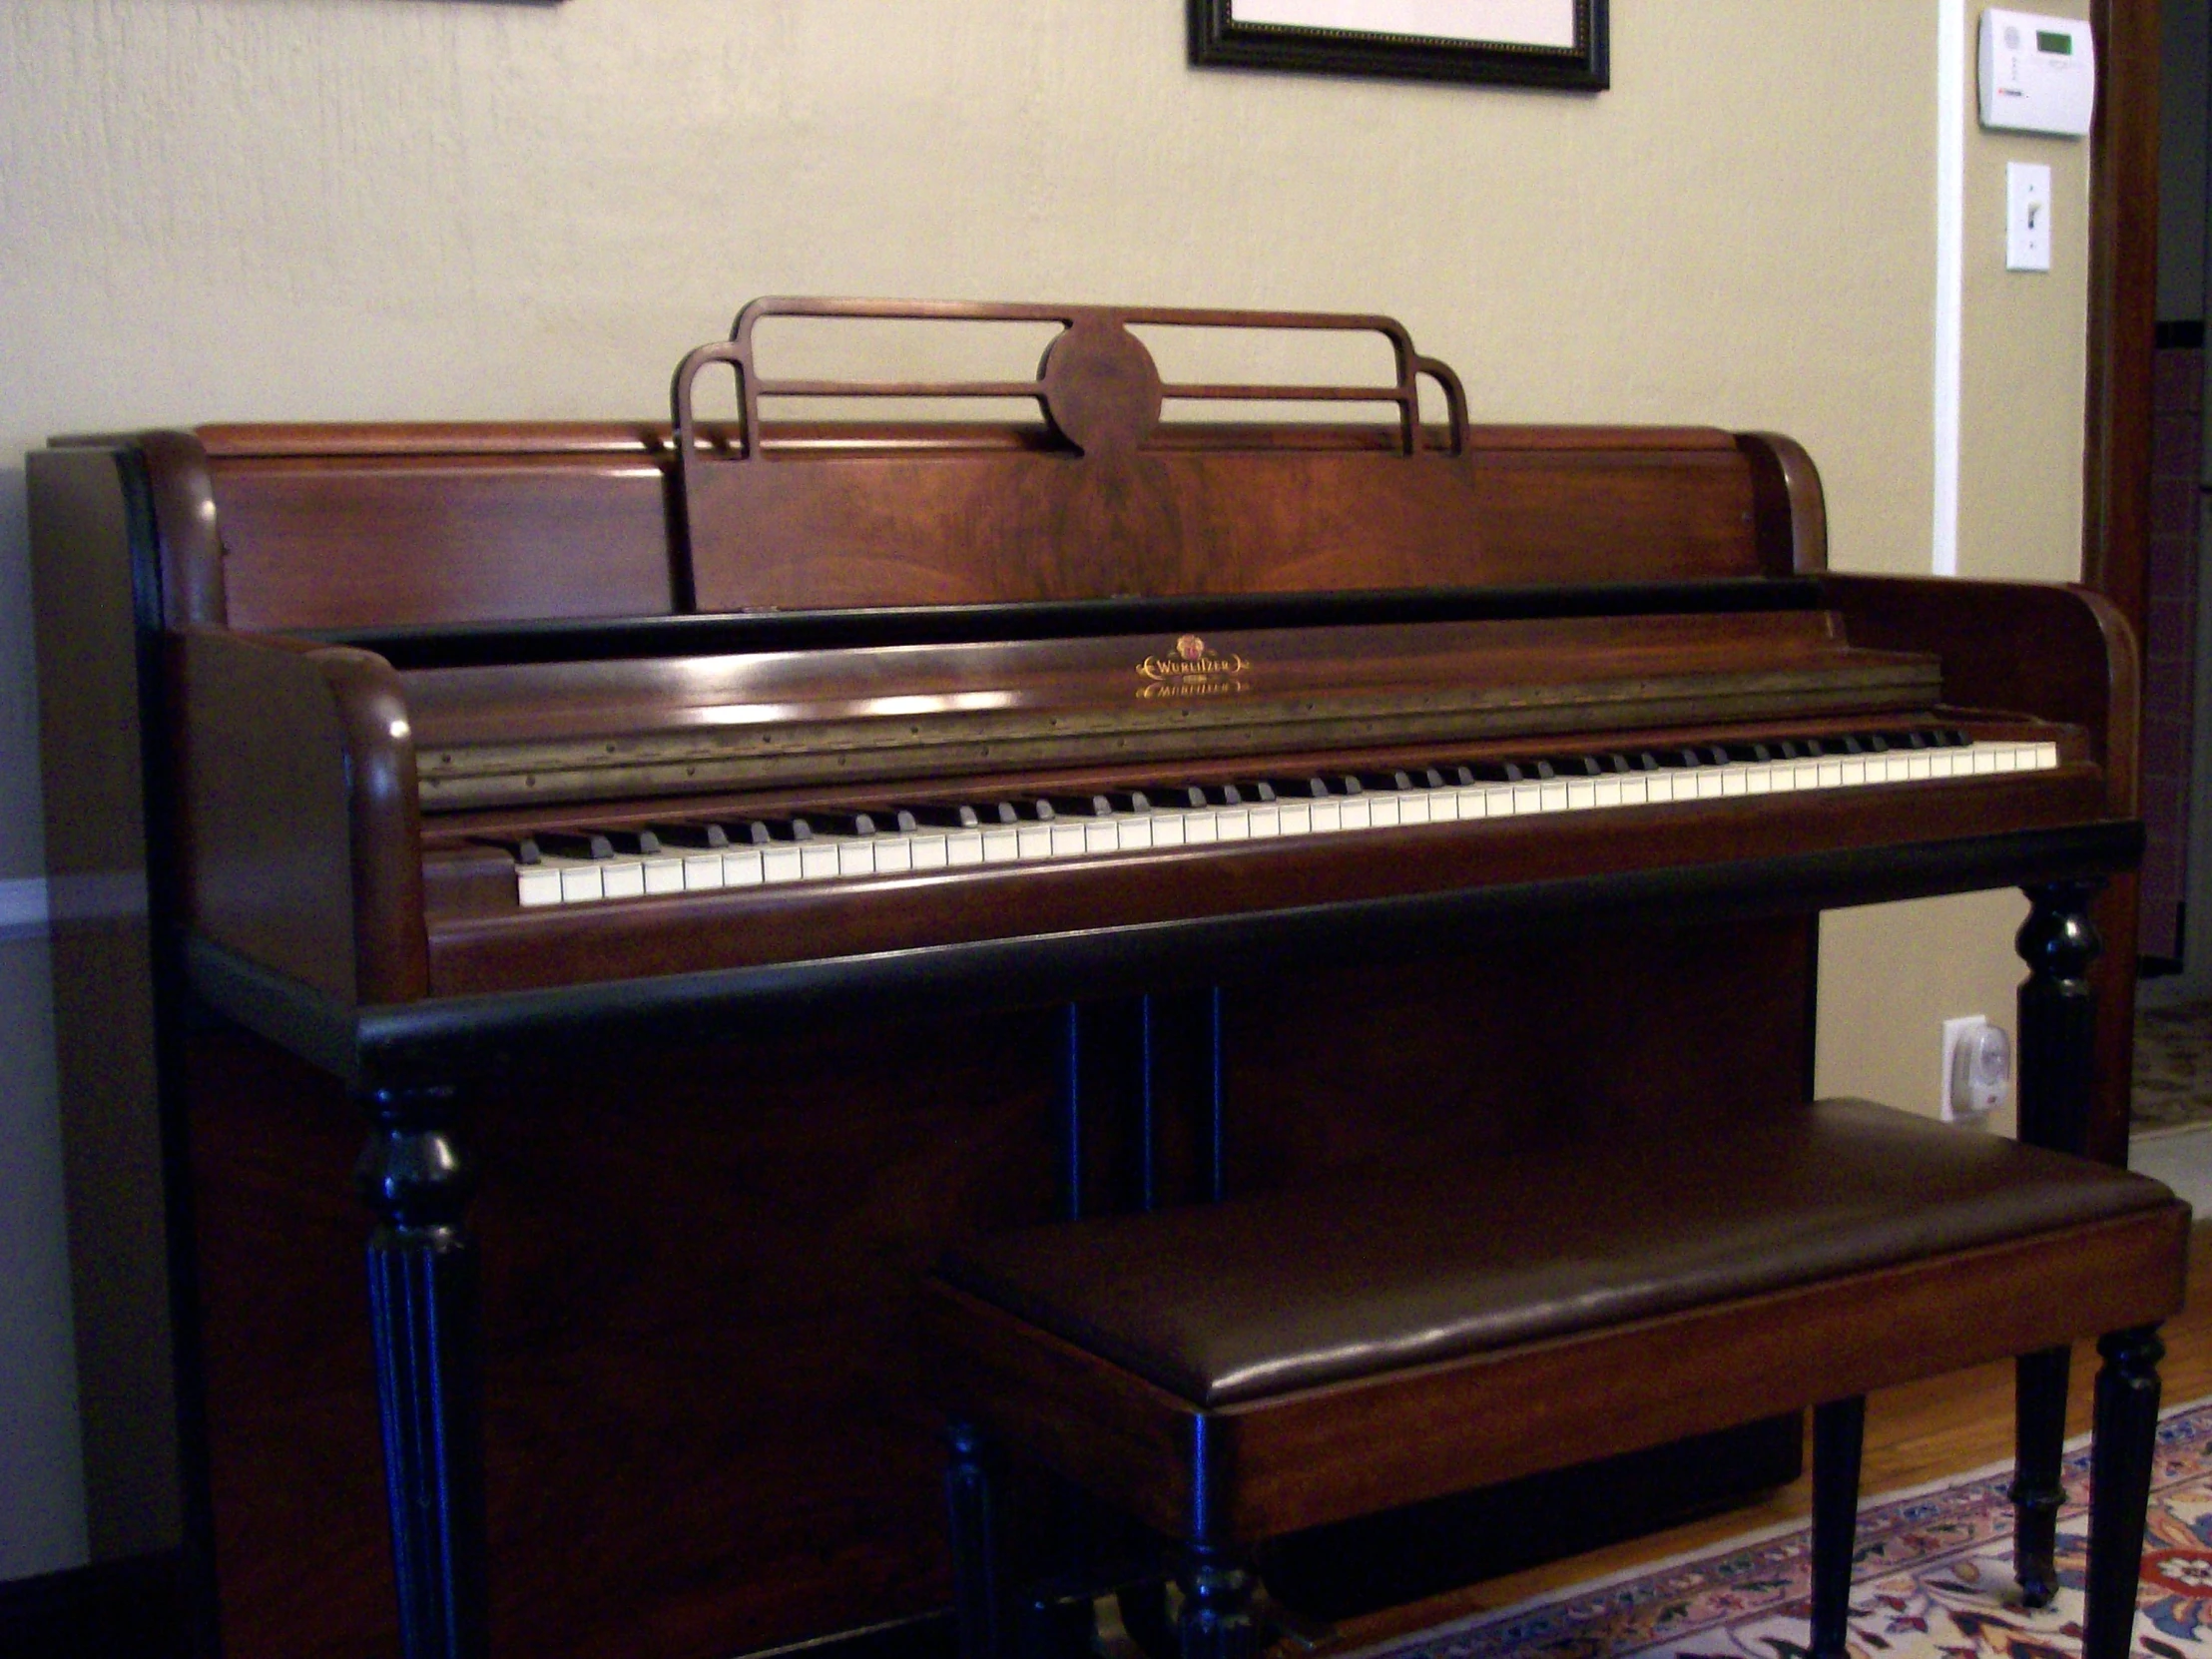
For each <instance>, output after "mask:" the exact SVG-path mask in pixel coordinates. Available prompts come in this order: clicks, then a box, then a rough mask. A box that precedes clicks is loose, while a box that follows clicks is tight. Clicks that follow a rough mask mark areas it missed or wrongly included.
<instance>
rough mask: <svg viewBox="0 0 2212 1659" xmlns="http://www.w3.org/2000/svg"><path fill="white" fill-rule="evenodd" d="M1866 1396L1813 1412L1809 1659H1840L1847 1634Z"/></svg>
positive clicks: (1841, 1658)
mask: <svg viewBox="0 0 2212 1659" xmlns="http://www.w3.org/2000/svg"><path fill="white" fill-rule="evenodd" d="M1866 1432H1867V1396H1866V1395H1865V1394H1854V1395H1852V1396H1851V1398H1849V1399H1832V1400H1830V1401H1829V1402H1828V1403H1827V1404H1825V1405H1817V1406H1815V1407H1814V1408H1813V1645H1812V1647H1811V1649H1810V1650H1809V1651H1810V1652H1811V1654H1812V1659H1843V1653H1844V1639H1845V1637H1847V1636H1848V1635H1849V1634H1850V1633H1851V1560H1852V1554H1853V1551H1854V1547H1855V1546H1856V1544H1857V1543H1858V1538H1859V1453H1860V1448H1861V1446H1862V1445H1863V1444H1864V1443H1865V1441H1866Z"/></svg>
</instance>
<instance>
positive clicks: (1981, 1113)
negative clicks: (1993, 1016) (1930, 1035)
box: [1942, 1014, 2012, 1128]
mask: <svg viewBox="0 0 2212 1659" xmlns="http://www.w3.org/2000/svg"><path fill="white" fill-rule="evenodd" d="M2011 1093H2012V1043H2011V1039H2010V1038H2008V1037H2006V1036H2005V1034H2004V1032H2003V1031H2002V1030H2001V1029H2000V1028H1999V1027H1997V1026H1994V1025H1991V1024H1990V1023H1989V1019H1988V1016H1987V1015H1986V1014H1967V1015H1965V1016H1963V1017H1962V1018H1959V1019H1946V1020H1944V1021H1943V1089H1942V1101H1943V1121H1944V1122H1945V1123H1963V1124H1967V1125H1969V1126H1971V1127H1974V1128H1979V1127H1980V1126H1981V1125H1983V1124H1985V1123H1987V1122H1988V1121H1989V1116H1990V1114H1991V1113H1992V1112H1994V1111H1995V1110H1996V1109H1997V1108H1998V1107H1999V1106H2001V1105H2003V1104H2004V1103H2005V1101H2006V1100H2007V1099H2009V1098H2010V1097H2011Z"/></svg>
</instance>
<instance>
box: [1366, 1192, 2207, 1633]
mask: <svg viewBox="0 0 2212 1659" xmlns="http://www.w3.org/2000/svg"><path fill="white" fill-rule="evenodd" d="M2189 1284H2190V1294H2189V1302H2188V1305H2187V1306H2186V1307H2184V1308H2183V1309H2182V1311H2181V1313H2180V1314H2179V1315H2178V1316H2176V1317H2175V1318H2174V1319H2172V1320H2170V1321H2168V1322H2167V1324H2166V1326H2165V1328H2164V1331H2163V1333H2162V1335H2163V1336H2164V1338H2165V1342H2166V1360H2165V1364H2164V1365H2163V1366H2162V1367H2161V1368H2160V1373H2161V1375H2162V1377H2163V1378H2164V1380H2165V1394H2164V1399H2165V1403H2166V1404H2168V1405H2173V1404H2178V1403H2180V1402H2181V1401H2183V1400H2189V1399H2198V1398H2202V1397H2203V1396H2205V1395H2207V1394H2212V1222H2206V1223H2204V1224H2202V1225H2200V1226H2199V1227H2198V1228H2197V1230H2196V1233H2195V1235H2194V1237H2193V1239H2192V1240H2191V1243H2190V1250H2189ZM2096 1367H2097V1357H2096V1352H2095V1350H2094V1348H2093V1347H2089V1346H2084V1347H2082V1348H2080V1349H2077V1350H2075V1352H2074V1363H2073V1385H2072V1388H2071V1390H2070V1394H2069V1410H2068V1413H2067V1418H2068V1421H2067V1428H2068V1432H2069V1433H2074V1434H2079V1433H2086V1432H2087V1431H2088V1427H2089V1398H2090V1388H2091V1385H2092V1383H2093V1382H2094V1380H2095V1377H2096ZM2011 1455H2012V1368H2011V1366H2010V1364H2009V1363H2007V1364H2003V1365H1996V1366H1984V1367H1982V1368H1980V1369H1979V1370H1978V1371H1970V1372H1958V1373H1954V1374H1952V1375H1951V1376H1948V1377H1938V1378H1932V1379H1930V1380H1928V1381H1926V1382H1922V1383H1912V1384H1910V1385H1909V1386H1906V1387H1902V1388H1891V1389H1888V1390H1886V1391H1884V1392H1882V1393H1877V1394H1872V1395H1870V1396H1869V1397H1868V1400H1867V1441H1866V1454H1865V1461H1864V1463H1863V1465H1862V1470H1861V1476H1860V1491H1861V1492H1862V1493H1863V1494H1864V1495H1865V1496H1867V1497H1870V1498H1871V1497H1875V1496H1878V1495H1880V1494H1881V1493H1883V1492H1887V1491H1893V1490H1896V1489H1897V1488H1899V1487H1904V1486H1916V1485H1920V1484H1922V1483H1924V1482H1927V1481H1931V1480H1936V1479H1940V1478H1941V1477H1943V1476H1945V1475H1949V1474H1959V1473H1963V1472H1964V1471H1965V1470H1967V1469H1972V1468H1978V1467H1981V1466H1982V1465H1984V1464H1988V1463H1994V1462H1999V1461H2001V1460H2002V1459H2004V1458H2007V1457H2009V1456H2011ZM1808 1463H1810V1449H1809V1450H1808ZM1811 1514H1812V1483H1811V1481H1810V1479H1809V1478H1808V1479H1801V1480H1799V1481H1797V1482H1796V1483H1795V1484H1793V1485H1790V1486H1786V1487H1784V1488H1783V1489H1782V1490H1781V1491H1779V1492H1776V1493H1774V1494H1773V1495H1772V1496H1771V1497H1769V1498H1768V1499H1767V1500H1766V1501H1765V1502H1763V1503H1758V1504H1755V1505H1752V1506H1749V1507H1746V1508H1742V1509H1733V1510H1730V1511H1729V1512H1728V1513H1726V1514H1724V1515H1717V1516H1714V1517H1713V1518H1711V1519H1709V1520H1704V1521H1699V1522H1697V1523H1695V1524H1693V1525H1690V1526H1683V1527H1677V1528H1676V1529H1675V1530H1673V1531H1671V1532H1661V1533H1655V1534H1653V1535H1652V1536H1650V1537H1647V1538H1638V1539H1636V1540H1635V1541H1634V1542H1632V1543H1626V1544H1618V1545H1615V1546H1614V1547H1612V1548H1610V1549H1603V1550H1598V1551H1596V1552H1595V1553H1592V1554H1589V1555H1578V1556H1575V1557H1573V1558H1571V1559H1569V1560H1565V1561H1554V1562H1552V1563H1550V1564H1549V1565H1546V1566H1542V1567H1536V1568H1532V1569H1530V1570H1529V1571H1527V1572H1521V1573H1515V1574H1513V1575H1512V1576H1511V1577H1509V1578H1498V1579H1492V1580H1491V1581H1490V1582H1488V1583H1486V1584H1478V1585H1475V1586H1473V1587H1472V1588H1470V1589H1466V1590H1460V1591H1456V1592H1454V1593H1453V1594H1451V1595H1449V1596H1440V1597H1437V1598H1436V1599H1434V1600H1432V1601H1424V1602H1417V1603H1414V1604H1412V1605H1410V1606H1406V1607H1393V1608H1391V1609H1390V1610H1389V1611H1387V1612H1385V1613H1378V1614H1376V1615H1374V1616H1373V1617H1370V1618H1364V1619H1360V1620H1358V1621H1356V1622H1353V1623H1348V1624H1346V1625H1345V1626H1344V1627H1343V1629H1342V1630H1341V1631H1339V1632H1338V1635H1339V1637H1340V1638H1341V1640H1342V1642H1343V1644H1344V1645H1345V1646H1348V1647H1352V1646H1364V1645H1366V1644H1367V1643H1369V1642H1374V1641H1383V1640H1386V1639H1388V1638H1390V1637H1393V1636H1398V1635H1402V1634H1405V1633H1407V1632H1410V1631H1414V1630H1421V1629H1425V1628H1426V1627H1428V1626H1429V1625H1434V1624H1442V1623H1444V1622H1446V1621H1448V1620H1451V1619H1457V1618H1464V1617H1466V1616H1467V1615H1469V1614H1471V1613H1478V1612H1481V1611H1484V1610H1485V1609H1488V1608H1493V1607H1508V1606H1511V1605H1512V1604H1513V1603H1514V1602H1516V1601H1524V1600H1526V1599H1528V1598H1529V1597H1531V1596H1538V1595H1543V1594H1545V1593H1546V1592H1548V1591H1551V1590H1555V1589H1558V1588H1560V1587H1562V1586H1564V1585H1568V1584H1574V1583H1579V1582H1581V1581H1582V1580H1584V1579H1589V1578H1598V1577H1602V1576H1604V1575H1606V1574H1608V1573H1615V1572H1620V1571H1623V1570H1625V1569H1628V1568H1631V1567H1638V1566H1642V1565H1644V1564H1646V1563H1648V1562H1652V1561H1658V1560H1663V1559H1664V1558H1666V1557H1667V1556H1670V1555H1680V1554H1684V1553H1686V1552H1689V1551H1693V1550H1698V1549H1703V1548H1706V1547H1708V1546H1710V1545H1713V1544H1718V1543H1722V1542H1725V1541H1726V1540H1727V1539H1729V1538H1732V1537H1735V1536H1736V1535H1737V1534H1739V1533H1743V1532H1750V1531H1753V1530H1754V1529H1756V1528H1760V1527H1766V1526H1772V1525H1775V1524H1777V1523H1780V1522H1783V1521H1790V1522H1795V1523H1798V1524H1803V1523H1804V1522H1805V1521H1807V1520H1808V1519H1809V1518H1810V1517H1811ZM1332 1645H1334V1644H1332Z"/></svg>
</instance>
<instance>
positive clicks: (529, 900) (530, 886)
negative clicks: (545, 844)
mask: <svg viewBox="0 0 2212 1659" xmlns="http://www.w3.org/2000/svg"><path fill="white" fill-rule="evenodd" d="M515 901H516V902H517V903H519V904H520V905H521V906H522V907H523V908H524V909H525V910H534V909H536V908H538V906H540V905H541V904H558V903H560V902H561V872H560V871H559V870H557V869H554V868H551V867H550V866H548V865H545V864H517V865H515Z"/></svg>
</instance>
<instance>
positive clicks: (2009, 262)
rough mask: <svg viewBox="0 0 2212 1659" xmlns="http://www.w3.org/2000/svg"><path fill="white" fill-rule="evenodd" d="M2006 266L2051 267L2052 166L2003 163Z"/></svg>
mask: <svg viewBox="0 0 2212 1659" xmlns="http://www.w3.org/2000/svg"><path fill="white" fill-rule="evenodd" d="M2004 269H2005V270H2007V271H2048V270H2049V269H2050V169H2049V168H2047V167H2045V166H2044V165H2043V164H2042V163H2041V162H2006V163H2005V164H2004Z"/></svg>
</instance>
